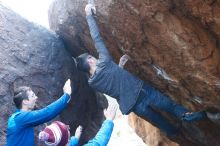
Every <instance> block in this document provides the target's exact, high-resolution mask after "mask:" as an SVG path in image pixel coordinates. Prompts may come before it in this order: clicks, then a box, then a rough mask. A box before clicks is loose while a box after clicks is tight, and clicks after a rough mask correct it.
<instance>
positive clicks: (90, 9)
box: [85, 4, 96, 16]
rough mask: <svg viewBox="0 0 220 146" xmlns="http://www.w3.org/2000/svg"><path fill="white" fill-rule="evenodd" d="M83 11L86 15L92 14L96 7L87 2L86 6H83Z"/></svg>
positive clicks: (94, 12)
mask: <svg viewBox="0 0 220 146" xmlns="http://www.w3.org/2000/svg"><path fill="white" fill-rule="evenodd" d="M85 12H86V15H87V16H88V15H92V14H96V8H95V5H93V4H87V5H86V7H85Z"/></svg>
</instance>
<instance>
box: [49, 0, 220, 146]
mask: <svg viewBox="0 0 220 146" xmlns="http://www.w3.org/2000/svg"><path fill="white" fill-rule="evenodd" d="M86 3H87V1H85V0H55V1H54V3H53V5H52V6H51V8H50V11H49V17H50V27H51V28H52V29H53V30H55V31H56V33H57V34H58V35H59V36H60V37H61V38H62V39H63V40H64V42H65V45H66V47H67V48H68V50H69V52H70V54H72V56H77V55H79V54H80V53H82V52H85V51H88V52H90V53H92V54H96V52H95V49H94V45H93V43H92V40H91V38H90V35H89V31H88V26H87V23H86V19H85V12H84V8H85V5H86ZM95 4H96V8H97V23H98V25H99V28H100V32H101V35H102V36H103V38H104V41H105V43H106V46H107V48H108V49H109V51H110V53H111V55H112V56H113V58H114V60H115V61H116V62H117V61H118V60H119V57H120V56H121V55H123V54H124V53H127V54H128V55H129V56H131V58H132V60H131V61H130V63H128V66H127V69H128V70H129V71H130V72H132V73H134V74H136V75H137V76H139V77H140V78H142V79H143V80H144V81H146V82H150V83H152V84H153V85H154V86H156V87H157V88H159V89H160V90H161V91H163V92H165V93H166V94H167V95H169V96H170V97H171V98H172V99H174V100H175V101H177V102H179V103H180V104H182V105H184V106H185V107H187V108H188V109H191V110H193V111H199V110H214V111H218V110H220V94H219V91H220V64H219V62H220V45H219V43H220V2H219V1H214V0H213V1H211V0H210V1H193V0H185V1H181V0H127V1H126V0H114V1H113V0H106V1H102V0H95ZM134 118H136V117H134ZM171 119H172V120H173V121H174V122H175V123H176V124H180V125H182V128H181V131H182V133H183V136H182V137H181V138H182V139H179V140H178V139H176V140H175V141H177V142H178V143H180V144H181V145H184V144H185V145H207V146H208V145H218V143H219V138H218V136H217V135H219V134H220V130H219V126H217V125H215V124H213V123H212V122H210V121H208V120H205V121H201V122H197V123H181V122H180V121H175V120H174V119H173V118H172V117H171ZM134 120H135V119H134ZM134 127H135V129H141V127H139V125H134ZM137 131H139V132H138V133H139V134H140V135H142V136H143V131H141V130H137ZM145 132H146V131H145ZM149 132H150V131H149ZM146 135H147V132H146V134H145V137H146ZM143 139H144V138H143ZM145 140H147V139H145ZM184 142H185V143H184Z"/></svg>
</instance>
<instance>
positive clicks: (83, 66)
mask: <svg viewBox="0 0 220 146" xmlns="http://www.w3.org/2000/svg"><path fill="white" fill-rule="evenodd" d="M89 56H90V55H89V54H88V53H83V54H81V55H79V56H78V57H77V58H76V60H75V63H76V67H77V69H78V70H80V71H83V72H86V73H89V70H90V66H89V64H88V62H87V59H88V57H89Z"/></svg>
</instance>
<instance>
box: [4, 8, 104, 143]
mask: <svg viewBox="0 0 220 146" xmlns="http://www.w3.org/2000/svg"><path fill="white" fill-rule="evenodd" d="M68 78H70V79H71V80H72V81H73V84H72V85H73V86H72V87H73V90H74V91H73V94H72V100H71V103H70V105H69V106H68V108H67V109H66V110H65V111H64V112H63V113H62V115H61V116H60V117H61V120H62V121H64V122H65V123H66V124H69V125H70V126H71V132H72V135H73V134H74V133H73V131H75V129H76V127H77V126H78V125H79V124H81V125H83V126H84V129H85V132H84V133H83V136H82V142H85V141H87V140H88V139H89V138H91V137H92V136H94V135H95V134H96V132H97V130H98V129H99V127H100V125H101V122H102V120H103V112H102V109H103V107H102V106H103V105H104V102H103V103H102V104H100V102H98V101H100V100H96V97H100V96H101V95H96V93H95V92H94V91H93V90H91V88H89V87H88V85H87V80H86V78H85V76H84V75H82V74H79V73H78V72H77V71H76V69H75V65H74V62H73V60H72V58H71V56H70V55H69V54H68V53H67V52H66V50H65V48H64V45H63V42H62V41H61V40H60V39H59V38H58V36H57V35H55V34H53V33H51V32H50V31H48V30H47V29H45V28H43V27H41V26H36V25H34V24H32V23H30V22H28V21H27V20H25V19H23V18H21V16H19V15H17V14H15V13H14V12H12V11H11V10H9V9H7V8H5V7H3V6H2V5H0V105H1V107H0V123H1V124H0V145H1V146H3V145H5V141H6V140H5V138H6V137H5V134H6V127H7V119H8V117H9V116H10V114H11V113H12V112H14V111H15V107H14V105H13V104H12V98H13V90H14V89H15V88H17V87H18V86H20V85H28V86H31V87H32V89H33V90H34V92H35V93H36V94H37V96H38V97H39V105H38V107H39V108H40V107H44V106H46V105H48V104H49V103H51V102H52V101H54V100H55V99H57V98H58V97H59V96H61V95H62V94H63V91H62V88H63V85H64V82H65V81H66V80H67V79H68ZM79 93H80V94H79ZM88 99H89V100H88ZM101 99H104V98H101ZM42 128H43V127H37V128H36V129H37V131H36V134H38V132H39V130H41V129H42ZM36 144H38V145H42V144H40V143H38V142H37V141H36Z"/></svg>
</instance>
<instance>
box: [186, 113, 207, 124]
mask: <svg viewBox="0 0 220 146" xmlns="http://www.w3.org/2000/svg"><path fill="white" fill-rule="evenodd" d="M206 117H207V116H206V113H205V112H204V111H201V112H187V113H184V114H183V116H182V120H183V121H187V122H193V121H199V120H202V119H205V118H206Z"/></svg>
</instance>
